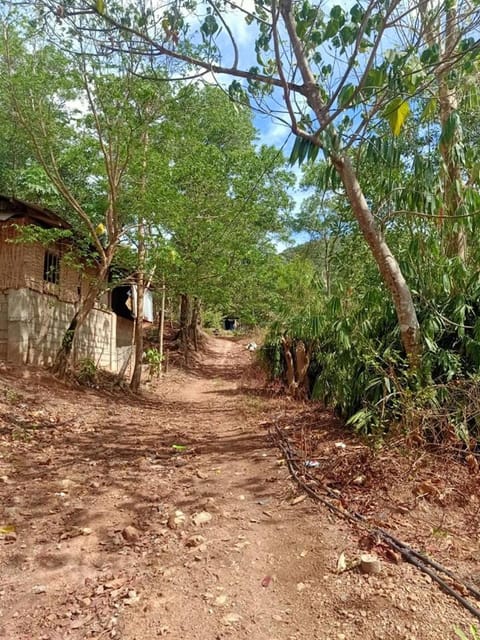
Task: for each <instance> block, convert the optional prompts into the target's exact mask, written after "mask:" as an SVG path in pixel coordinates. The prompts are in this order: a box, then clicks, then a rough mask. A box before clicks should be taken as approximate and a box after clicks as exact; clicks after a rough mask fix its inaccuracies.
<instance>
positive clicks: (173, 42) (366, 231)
mask: <svg viewBox="0 0 480 640" xmlns="http://www.w3.org/2000/svg"><path fill="white" fill-rule="evenodd" d="M38 4H39V5H40V6H41V7H42V8H43V9H44V10H45V8H47V10H48V9H50V11H51V14H50V15H51V17H52V18H53V11H54V12H55V15H56V17H55V20H56V19H58V17H59V16H58V7H57V6H55V8H53V7H52V3H50V2H48V1H46V2H40V3H38ZM228 6H229V7H234V8H236V5H235V4H232V3H229V4H228ZM189 7H190V5H189ZM189 7H187V6H185V7H183V12H180V11H178V9H177V10H175V9H174V8H173V6H172V7H168V8H167V10H164V9H159V10H158V11H156V10H152V9H148V10H147V8H146V5H144V4H143V3H142V2H131V3H129V4H127V5H124V4H123V3H116V2H113V1H112V2H110V3H109V2H106V3H104V2H101V3H97V4H96V6H95V7H94V6H92V4H91V3H90V2H88V1H86V0H77V1H76V2H73V3H69V4H68V5H65V6H63V5H61V11H60V14H61V15H60V17H61V19H62V20H65V21H67V22H68V24H70V25H71V24H72V23H73V24H74V25H75V27H76V28H77V29H80V30H82V29H87V28H88V30H89V34H90V35H92V33H93V37H94V38H96V40H97V42H98V41H101V42H102V46H103V47H106V48H107V50H110V49H112V44H111V38H113V40H114V45H113V49H116V50H118V49H120V50H123V51H135V52H138V51H139V50H140V51H142V52H143V53H144V54H145V56H148V57H149V59H151V60H154V59H156V58H157V57H160V58H161V59H165V58H170V59H172V60H174V61H175V62H178V63H185V64H186V65H187V67H188V68H189V69H192V67H193V68H197V69H203V70H205V71H209V72H212V73H217V74H218V73H224V74H229V75H231V76H235V77H236V78H241V79H245V80H246V81H247V83H248V85H249V87H250V89H251V90H252V91H253V92H254V93H256V94H257V95H258V93H259V92H261V91H262V87H263V88H267V89H269V90H272V89H274V88H278V89H279V90H280V92H281V97H282V100H283V103H284V105H285V108H286V111H287V113H288V117H289V121H290V126H291V129H292V131H293V133H294V134H295V135H296V136H297V142H296V146H295V149H294V155H296V156H297V157H299V158H300V159H303V158H304V157H305V156H306V155H309V156H310V157H312V158H313V157H314V156H315V155H316V153H317V151H318V149H322V151H323V152H324V153H325V155H326V157H327V158H328V160H329V162H330V163H331V165H332V167H334V169H335V171H336V172H337V173H338V175H339V177H340V179H341V182H342V184H343V188H344V191H345V194H346V197H347V198H348V201H349V203H350V205H351V207H352V210H353V212H354V215H355V217H356V219H357V221H358V224H359V226H360V229H361V231H362V234H363V236H364V238H365V240H366V242H367V243H368V245H369V247H370V250H371V251H372V254H373V256H374V258H375V260H376V263H377V265H378V268H379V270H380V273H381V274H382V278H383V279H384V281H385V283H386V286H387V287H388V289H389V290H390V293H391V295H392V298H393V301H394V305H395V308H396V312H397V316H398V321H399V325H400V332H401V335H402V342H403V345H404V348H405V351H406V353H407V354H408V356H409V358H410V359H411V361H412V362H415V361H416V360H417V356H418V353H419V344H420V343H419V340H420V336H419V325H418V320H417V316H416V312H415V308H414V304H413V300H412V296H411V293H410V290H409V288H408V286H407V284H406V282H405V279H404V277H403V274H402V272H401V270H400V268H399V265H398V263H397V261H396V259H395V258H394V256H393V254H392V252H391V250H390V248H389V246H388V244H387V242H386V239H385V237H384V235H383V233H382V232H381V231H380V230H379V229H378V227H377V225H376V223H375V219H374V217H373V215H372V213H371V210H370V207H369V205H368V202H367V200H366V198H365V196H364V193H363V191H362V189H361V186H360V184H359V182H358V179H357V175H356V173H355V171H354V168H353V166H352V162H351V158H350V155H349V152H348V149H349V147H351V146H352V144H354V143H355V141H356V139H357V137H358V135H359V134H360V133H361V132H362V131H363V130H364V129H365V127H366V126H367V125H369V124H370V123H372V122H373V121H374V119H375V117H378V115H379V113H380V112H381V110H382V109H385V107H387V106H388V114H387V117H389V118H390V119H391V121H392V122H393V125H392V126H393V127H394V128H395V130H397V129H399V127H400V128H401V124H402V122H403V120H404V119H405V117H406V114H407V109H408V107H407V106H406V100H405V96H404V93H403V90H402V92H401V93H400V94H398V93H397V94H396V95H395V94H394V96H395V97H394V101H393V102H392V91H391V87H390V83H389V81H388V80H387V78H388V77H389V74H392V72H394V73H395V74H396V76H397V77H401V78H405V77H406V76H407V75H408V76H410V77H411V70H410V68H409V64H410V63H411V60H412V54H411V53H410V52H408V51H407V52H406V53H405V55H402V54H400V55H399V56H397V57H396V58H395V59H392V60H391V61H389V60H388V59H385V58H382V56H381V44H382V43H383V42H385V40H388V38H391V35H390V34H391V33H392V32H393V31H394V30H395V29H396V28H397V27H398V25H399V24H400V22H401V20H402V18H403V17H404V16H405V15H408V14H410V13H412V12H413V11H414V10H415V7H405V5H404V4H403V3H402V2H400V0H396V1H394V2H392V3H388V4H387V5H385V4H384V3H382V2H380V1H377V0H372V1H371V2H369V3H368V4H367V5H365V6H363V5H361V4H359V3H357V4H354V5H353V6H352V8H351V11H350V12H349V14H347V13H346V12H345V10H344V9H343V8H342V7H340V6H334V7H333V8H332V10H331V12H330V15H329V16H326V15H324V13H323V12H322V11H321V10H320V9H319V8H318V7H315V6H313V5H311V4H309V3H308V2H303V3H301V4H300V3H297V2H295V3H294V2H293V1H292V0H281V1H280V2H278V3H277V1H276V0H273V1H272V2H268V3H267V2H265V1H263V0H258V1H257V2H256V4H255V10H254V12H252V13H248V14H247V15H246V16H244V18H245V19H246V20H247V22H248V23H250V25H251V28H252V29H253V30H254V32H255V35H256V36H257V37H256V41H255V49H256V52H257V61H258V66H257V67H255V68H251V69H248V70H244V69H241V68H240V67H239V66H238V58H239V55H238V46H237V45H236V43H235V42H234V41H233V37H232V31H231V29H230V28H229V27H228V23H227V19H228V17H229V16H228V15H226V14H225V12H223V13H222V9H224V6H223V4H222V3H211V4H210V5H209V10H208V12H207V17H206V18H205V20H204V21H203V23H202V25H201V29H200V33H201V36H202V40H203V42H202V43H198V45H197V46H194V45H193V46H191V43H190V42H189V41H187V40H186V38H185V36H186V31H187V27H186V24H187V22H186V20H185V18H184V15H185V11H188V8H189ZM89 11H90V12H91V13H92V15H93V19H94V20H95V19H98V21H97V23H96V24H97V26H98V27H100V28H98V29H97V30H95V31H94V32H92V25H91V23H89V26H88V27H87V26H86V23H85V20H84V16H85V13H86V12H89ZM160 14H161V15H160ZM45 15H46V14H45V13H44V14H43V16H45ZM79 16H80V19H77V18H78V17H79ZM50 24H52V22H51V18H50ZM102 24H103V25H104V27H106V28H103V27H102ZM158 25H161V28H160V29H159V28H158ZM220 26H224V27H225V29H226V31H227V33H228V34H229V35H230V37H231V38H232V47H233V54H234V64H233V65H232V66H231V67H228V66H224V65H222V64H219V63H218V62H217V60H216V58H219V55H220V53H221V55H222V59H223V58H224V57H225V54H224V52H223V51H221V52H219V48H218V47H217V44H216V36H217V35H218V34H219V32H220ZM102 29H103V31H102ZM83 32H84V33H85V32H86V31H83ZM396 39H397V38H395V39H394V40H396ZM287 49H288V50H289V52H290V53H285V52H286V51H287ZM336 56H337V59H340V60H341V63H340V67H339V68H338V69H337V70H336V71H334V70H333V69H332V65H331V64H330V61H332V60H334V59H335V57H336ZM314 68H316V69H317V71H316V72H314ZM298 78H299V79H300V81H299V80H297V79H298ZM332 78H333V82H332ZM415 80H416V82H415V84H416V86H415V91H418V90H419V85H421V83H422V82H425V80H423V79H421V80H420V81H417V78H416V79H415ZM230 92H231V94H232V95H235V94H237V95H238V94H242V93H243V88H242V86H241V85H240V84H239V82H238V81H235V82H234V83H233V84H232V85H231V87H230ZM296 98H298V99H301V101H302V102H303V103H304V104H306V106H307V108H306V109H305V112H304V113H303V114H300V113H299V112H298V109H297V106H296V102H295V100H296ZM355 107H358V109H357V113H356V114H354V117H351V115H349V114H352V109H353V111H355ZM344 115H347V118H346V119H344V121H343V122H340V118H341V117H343V116H344ZM345 121H348V122H347V123H346V122H345ZM359 122H360V124H358V123H359Z"/></svg>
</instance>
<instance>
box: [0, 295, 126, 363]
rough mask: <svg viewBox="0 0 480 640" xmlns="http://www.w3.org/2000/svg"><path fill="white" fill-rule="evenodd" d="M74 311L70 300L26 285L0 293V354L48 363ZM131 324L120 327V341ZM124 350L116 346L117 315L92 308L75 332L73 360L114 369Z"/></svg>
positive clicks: (12, 359)
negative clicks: (88, 360) (90, 360)
mask: <svg viewBox="0 0 480 640" xmlns="http://www.w3.org/2000/svg"><path fill="white" fill-rule="evenodd" d="M74 312H75V307H74V305H73V304H71V303H69V302H63V301H61V300H58V298H56V297H54V296H48V295H45V294H42V293H39V292H37V291H32V290H30V289H18V290H12V289H10V290H7V291H6V292H4V293H0V358H2V359H4V360H7V361H8V362H13V363H17V364H34V365H40V366H46V365H49V364H51V363H52V362H53V359H54V358H55V354H56V353H57V351H58V349H59V348H60V345H61V342H62V339H63V336H64V334H65V331H66V329H67V327H68V325H69V323H70V321H71V319H72V317H73V314H74ZM131 325H132V323H130V327H128V328H127V327H122V337H123V338H122V342H123V341H124V340H125V336H126V332H127V333H128V329H129V328H130V335H131ZM128 351H129V349H128ZM126 353H127V352H126V347H123V346H122V348H117V316H116V315H115V314H114V313H113V311H109V310H104V309H93V310H92V311H91V312H90V314H89V316H88V318H87V321H86V322H85V324H84V325H83V326H82V327H80V329H79V330H78V332H77V335H76V339H75V343H74V347H73V354H74V358H75V360H76V361H77V362H78V361H79V360H81V359H82V358H90V359H92V360H93V361H94V362H95V364H96V365H97V366H99V367H101V368H103V369H108V370H109V371H114V372H117V371H119V370H120V368H121V366H122V364H123V362H124V360H125V357H126Z"/></svg>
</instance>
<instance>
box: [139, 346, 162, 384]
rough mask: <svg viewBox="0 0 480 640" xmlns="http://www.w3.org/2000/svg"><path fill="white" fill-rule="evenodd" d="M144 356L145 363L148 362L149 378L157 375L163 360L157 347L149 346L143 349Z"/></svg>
mask: <svg viewBox="0 0 480 640" xmlns="http://www.w3.org/2000/svg"><path fill="white" fill-rule="evenodd" d="M144 358H145V361H146V363H147V364H148V372H149V375H150V377H151V378H153V377H154V376H159V375H160V371H161V368H162V362H163V360H164V356H163V355H162V354H161V353H160V351H159V350H158V349H155V348H154V347H150V348H149V349H146V350H145V353H144Z"/></svg>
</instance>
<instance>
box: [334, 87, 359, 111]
mask: <svg viewBox="0 0 480 640" xmlns="http://www.w3.org/2000/svg"><path fill="white" fill-rule="evenodd" d="M354 93H355V87H354V85H353V84H347V85H345V86H344V87H343V89H342V90H341V91H340V93H339V94H338V104H339V105H340V107H342V108H345V107H348V105H349V104H350V101H351V99H352V96H353V94H354Z"/></svg>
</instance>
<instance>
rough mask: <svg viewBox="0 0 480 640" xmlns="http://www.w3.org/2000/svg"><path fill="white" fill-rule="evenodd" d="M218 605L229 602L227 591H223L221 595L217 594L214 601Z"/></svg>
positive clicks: (221, 605)
mask: <svg viewBox="0 0 480 640" xmlns="http://www.w3.org/2000/svg"><path fill="white" fill-rule="evenodd" d="M213 604H214V605H215V606H216V607H223V606H225V605H226V604H227V596H226V594H225V593H222V594H221V595H219V596H217V597H216V598H215V601H214V603H213Z"/></svg>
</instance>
